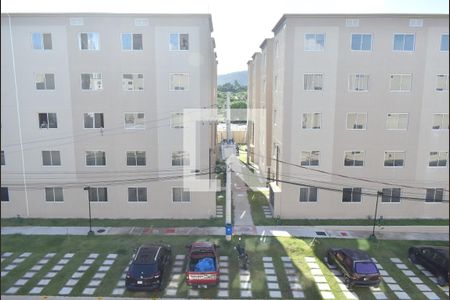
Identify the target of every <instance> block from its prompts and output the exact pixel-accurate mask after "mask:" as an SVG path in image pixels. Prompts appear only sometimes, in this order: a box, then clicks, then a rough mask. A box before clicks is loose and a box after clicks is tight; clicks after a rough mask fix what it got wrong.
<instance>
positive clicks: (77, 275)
mask: <svg viewBox="0 0 450 300" xmlns="http://www.w3.org/2000/svg"><path fill="white" fill-rule="evenodd" d="M83 275H84V272H75V273H73V275H72V278H81V277H82V276H83Z"/></svg>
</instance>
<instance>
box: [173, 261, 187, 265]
mask: <svg viewBox="0 0 450 300" xmlns="http://www.w3.org/2000/svg"><path fill="white" fill-rule="evenodd" d="M183 264H184V261H182V260H176V261H175V262H174V263H173V265H174V266H182V265H183Z"/></svg>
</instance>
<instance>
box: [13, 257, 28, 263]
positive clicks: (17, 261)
mask: <svg viewBox="0 0 450 300" xmlns="http://www.w3.org/2000/svg"><path fill="white" fill-rule="evenodd" d="M24 260H25V258H16V259H15V260H13V261H12V262H13V263H15V264H20V263H22V262H23V261H24Z"/></svg>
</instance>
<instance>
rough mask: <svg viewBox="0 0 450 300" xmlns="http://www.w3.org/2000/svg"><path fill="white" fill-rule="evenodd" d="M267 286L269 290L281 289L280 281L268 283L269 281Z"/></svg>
mask: <svg viewBox="0 0 450 300" xmlns="http://www.w3.org/2000/svg"><path fill="white" fill-rule="evenodd" d="M267 288H268V289H269V290H279V289H280V286H279V285H278V283H276V282H268V283H267Z"/></svg>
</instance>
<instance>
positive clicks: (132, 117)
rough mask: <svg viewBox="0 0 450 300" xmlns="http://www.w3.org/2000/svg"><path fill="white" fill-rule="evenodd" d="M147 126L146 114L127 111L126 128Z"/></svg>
mask: <svg viewBox="0 0 450 300" xmlns="http://www.w3.org/2000/svg"><path fill="white" fill-rule="evenodd" d="M144 128H145V114H144V113H142V112H138V113H125V129H144Z"/></svg>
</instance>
